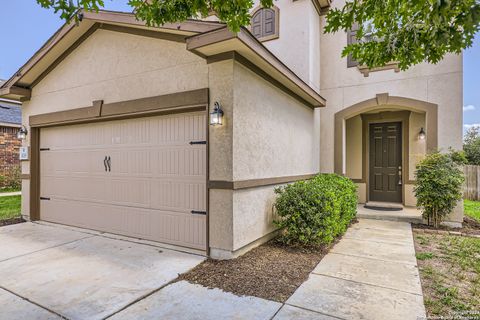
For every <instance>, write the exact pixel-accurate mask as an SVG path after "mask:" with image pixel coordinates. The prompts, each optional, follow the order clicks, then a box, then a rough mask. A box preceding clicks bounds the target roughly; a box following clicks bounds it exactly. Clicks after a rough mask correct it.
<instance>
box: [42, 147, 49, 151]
mask: <svg viewBox="0 0 480 320" xmlns="http://www.w3.org/2000/svg"><path fill="white" fill-rule="evenodd" d="M40 151H50V148H40Z"/></svg>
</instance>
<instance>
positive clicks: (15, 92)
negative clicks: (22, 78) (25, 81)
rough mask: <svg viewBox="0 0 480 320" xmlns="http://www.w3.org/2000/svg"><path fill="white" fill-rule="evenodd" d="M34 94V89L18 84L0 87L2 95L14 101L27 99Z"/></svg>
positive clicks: (0, 95) (0, 94)
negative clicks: (18, 85)
mask: <svg viewBox="0 0 480 320" xmlns="http://www.w3.org/2000/svg"><path fill="white" fill-rule="evenodd" d="M31 96H32V91H31V90H30V89H27V88H21V87H16V86H11V87H6V88H0V97H1V98H4V99H8V100H13V101H27V100H29V99H30V97H31Z"/></svg>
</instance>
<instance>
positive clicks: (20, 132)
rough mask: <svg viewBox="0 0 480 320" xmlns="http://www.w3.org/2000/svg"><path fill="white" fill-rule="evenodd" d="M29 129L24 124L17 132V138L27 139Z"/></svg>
mask: <svg viewBox="0 0 480 320" xmlns="http://www.w3.org/2000/svg"><path fill="white" fill-rule="evenodd" d="M27 134H28V130H27V128H26V127H25V126H22V127H21V128H20V130H18V132H17V138H18V139H20V140H25V139H27Z"/></svg>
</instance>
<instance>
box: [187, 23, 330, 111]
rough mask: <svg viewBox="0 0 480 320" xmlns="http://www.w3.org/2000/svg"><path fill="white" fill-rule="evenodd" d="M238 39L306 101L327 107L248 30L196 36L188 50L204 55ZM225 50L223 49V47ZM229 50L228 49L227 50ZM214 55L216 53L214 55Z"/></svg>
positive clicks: (218, 31) (316, 105)
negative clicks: (211, 49)
mask: <svg viewBox="0 0 480 320" xmlns="http://www.w3.org/2000/svg"><path fill="white" fill-rule="evenodd" d="M234 39H236V40H237V41H239V42H238V43H240V44H242V45H244V46H246V47H247V48H248V50H250V51H251V52H252V53H253V54H255V55H256V56H257V57H258V58H260V60H261V64H262V65H268V66H269V67H270V68H273V69H274V70H275V71H276V72H278V75H279V77H280V78H282V79H284V80H285V82H288V83H290V84H292V87H295V88H296V89H298V92H299V94H301V95H305V96H304V99H308V100H310V103H311V104H313V105H314V106H315V107H325V103H326V101H325V99H324V98H323V97H322V96H321V95H320V94H319V93H318V92H317V91H316V90H314V89H313V88H311V87H310V86H309V85H308V84H307V83H306V82H305V81H304V80H302V79H301V78H300V77H299V76H298V75H297V74H296V73H295V72H293V71H292V70H291V69H290V68H289V67H287V66H286V65H285V64H284V63H283V62H282V61H281V60H280V59H279V58H278V57H276V56H275V55H273V54H272V53H271V52H270V51H269V50H268V49H267V48H266V47H265V46H264V45H263V44H262V43H261V42H260V41H259V40H258V39H257V38H255V37H254V36H253V35H252V34H251V33H250V32H249V31H248V30H247V29H246V28H243V27H242V28H241V29H240V31H239V32H237V33H233V32H231V31H230V30H229V29H228V28H227V27H224V28H221V29H217V30H213V31H210V32H206V33H203V34H200V35H195V36H191V37H188V38H187V50H189V51H192V52H201V53H202V54H204V55H208V54H206V53H205V50H206V49H208V48H207V47H208V46H212V45H214V44H218V43H220V42H225V43H226V44H227V43H228V44H234V43H235V42H232V41H231V40H234ZM222 48H223V47H222ZM226 50H228V49H226ZM212 55H214V53H212Z"/></svg>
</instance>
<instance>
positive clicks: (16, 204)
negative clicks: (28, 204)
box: [0, 196, 22, 220]
mask: <svg viewBox="0 0 480 320" xmlns="http://www.w3.org/2000/svg"><path fill="white" fill-rule="evenodd" d="M21 199H22V196H11V197H0V220H5V219H10V218H17V217H20V203H21Z"/></svg>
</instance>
